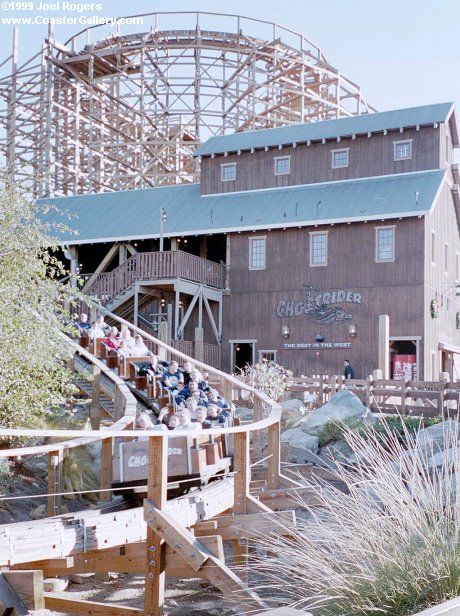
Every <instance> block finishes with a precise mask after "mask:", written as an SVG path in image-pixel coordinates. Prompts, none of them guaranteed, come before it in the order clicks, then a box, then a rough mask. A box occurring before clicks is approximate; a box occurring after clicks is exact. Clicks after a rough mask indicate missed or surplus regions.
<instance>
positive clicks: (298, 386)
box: [288, 375, 460, 417]
mask: <svg viewBox="0 0 460 616" xmlns="http://www.w3.org/2000/svg"><path fill="white" fill-rule="evenodd" d="M343 389H347V390H350V391H352V392H353V393H354V394H355V395H356V396H358V398H359V399H360V400H361V401H362V403H363V404H364V405H365V406H367V407H368V408H370V409H371V410H372V411H374V412H380V413H390V414H395V413H400V414H402V415H414V416H424V417H434V416H438V415H441V416H449V415H456V414H458V412H459V410H460V382H455V383H451V382H448V381H400V380H383V379H380V380H373V379H372V377H368V378H367V379H347V380H345V379H344V377H342V376H327V375H318V376H312V377H310V378H303V379H299V380H297V381H296V382H295V383H294V384H292V385H290V386H289V388H288V391H289V392H290V396H291V397H294V396H300V397H302V398H303V399H304V400H305V402H306V403H307V404H308V405H309V406H310V407H311V408H317V407H319V406H322V405H323V404H325V403H326V402H328V401H329V400H330V399H331V397H332V396H333V395H334V394H336V393H337V392H338V391H341V390H343Z"/></svg>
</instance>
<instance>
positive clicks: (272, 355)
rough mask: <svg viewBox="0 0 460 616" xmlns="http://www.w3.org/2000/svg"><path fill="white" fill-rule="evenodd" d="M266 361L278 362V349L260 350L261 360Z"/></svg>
mask: <svg viewBox="0 0 460 616" xmlns="http://www.w3.org/2000/svg"><path fill="white" fill-rule="evenodd" d="M264 361H266V362H271V361H272V362H275V363H276V351H259V362H261V363H262V362H264Z"/></svg>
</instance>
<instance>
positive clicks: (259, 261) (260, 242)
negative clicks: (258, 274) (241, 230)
mask: <svg viewBox="0 0 460 616" xmlns="http://www.w3.org/2000/svg"><path fill="white" fill-rule="evenodd" d="M265 239H266V238H265V237H250V238H249V269H250V270H264V269H265Z"/></svg>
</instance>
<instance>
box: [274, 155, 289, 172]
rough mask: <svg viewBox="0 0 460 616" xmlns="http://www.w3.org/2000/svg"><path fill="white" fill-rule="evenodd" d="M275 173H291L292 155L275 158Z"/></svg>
mask: <svg viewBox="0 0 460 616" xmlns="http://www.w3.org/2000/svg"><path fill="white" fill-rule="evenodd" d="M274 161H275V175H289V174H290V173H291V157H290V156H276V157H275V159H274Z"/></svg>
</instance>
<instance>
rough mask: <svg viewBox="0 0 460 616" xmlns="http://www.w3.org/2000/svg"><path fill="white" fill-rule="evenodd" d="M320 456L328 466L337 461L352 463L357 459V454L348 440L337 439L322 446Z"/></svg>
mask: <svg viewBox="0 0 460 616" xmlns="http://www.w3.org/2000/svg"><path fill="white" fill-rule="evenodd" d="M318 455H319V457H320V458H321V460H323V461H324V462H325V463H326V464H327V465H328V466H335V461H337V462H341V463H342V464H343V463H348V464H352V463H354V462H356V461H357V457H356V454H355V453H354V451H353V450H352V449H351V447H350V446H349V445H348V443H346V441H335V442H334V443H330V444H329V445H325V446H324V447H321V450H320V452H319V454H318Z"/></svg>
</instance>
